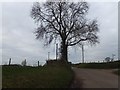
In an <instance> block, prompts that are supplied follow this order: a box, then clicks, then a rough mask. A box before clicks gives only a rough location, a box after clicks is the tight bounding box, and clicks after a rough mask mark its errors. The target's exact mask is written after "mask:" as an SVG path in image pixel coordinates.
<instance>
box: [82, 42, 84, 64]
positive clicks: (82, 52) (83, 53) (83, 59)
mask: <svg viewBox="0 0 120 90" xmlns="http://www.w3.org/2000/svg"><path fill="white" fill-rule="evenodd" d="M82 63H84V46H83V44H82Z"/></svg>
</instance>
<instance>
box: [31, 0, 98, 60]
mask: <svg viewBox="0 0 120 90" xmlns="http://www.w3.org/2000/svg"><path fill="white" fill-rule="evenodd" d="M88 9H89V6H88V3H87V2H77V3H75V2H61V1H60V0H59V1H58V2H45V3H42V4H40V3H39V2H36V3H34V4H33V7H32V10H31V17H32V18H33V19H34V20H35V22H36V23H37V25H38V27H37V29H36V31H35V34H36V39H45V45H49V44H50V43H51V42H52V41H53V40H57V39H60V42H61V45H60V46H61V60H65V61H68V47H69V46H74V45H77V44H80V43H81V42H83V41H86V42H88V44H91V45H94V44H96V43H98V42H99V40H98V35H97V32H98V31H99V28H98V24H97V21H96V20H93V21H89V20H87V18H86V14H87V13H88Z"/></svg>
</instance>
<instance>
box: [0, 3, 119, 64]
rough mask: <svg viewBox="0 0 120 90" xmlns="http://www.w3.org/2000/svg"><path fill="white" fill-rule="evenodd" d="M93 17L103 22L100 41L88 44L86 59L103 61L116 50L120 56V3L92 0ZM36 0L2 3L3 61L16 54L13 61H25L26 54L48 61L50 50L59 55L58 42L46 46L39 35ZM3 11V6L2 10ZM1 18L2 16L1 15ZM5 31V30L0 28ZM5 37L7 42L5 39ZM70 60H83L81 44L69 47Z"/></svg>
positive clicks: (32, 59)
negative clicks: (36, 32) (33, 11)
mask: <svg viewBox="0 0 120 90" xmlns="http://www.w3.org/2000/svg"><path fill="white" fill-rule="evenodd" d="M89 5H90V9H89V13H88V18H89V19H91V20H92V19H97V20H98V23H99V28H100V32H99V33H98V35H99V37H100V44H98V45H96V46H95V47H91V46H87V45H86V46H85V61H86V62H90V61H98V60H99V61H103V60H104V58H105V57H107V56H110V57H111V56H112V54H115V55H116V56H115V58H118V55H117V54H118V12H117V11H118V7H117V2H96V3H95V2H89ZM31 8H32V3H28V2H26V3H25V2H23V3H15V2H6V3H2V40H0V43H2V47H0V49H1V48H2V52H0V53H2V61H3V64H5V63H7V62H8V59H9V58H10V57H11V58H12V63H21V62H22V60H24V59H25V58H26V59H27V62H28V64H30V65H32V64H36V63H37V61H38V60H39V61H40V62H41V64H43V63H45V60H46V59H47V53H48V52H50V58H55V44H54V42H53V44H52V45H50V46H48V47H44V46H43V41H39V40H36V39H35V35H34V34H33V32H34V30H35V28H36V25H35V23H34V21H33V20H32V18H31V17H30V10H31ZM0 11H1V10H0ZM0 19H1V18H0ZM0 33H1V32H0ZM2 41H3V42H2ZM69 54H70V55H69V61H71V62H73V63H77V62H81V48H78V47H76V48H69Z"/></svg>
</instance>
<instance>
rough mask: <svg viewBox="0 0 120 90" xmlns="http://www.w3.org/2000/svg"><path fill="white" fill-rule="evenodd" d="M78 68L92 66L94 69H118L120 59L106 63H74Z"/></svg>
mask: <svg viewBox="0 0 120 90" xmlns="http://www.w3.org/2000/svg"><path fill="white" fill-rule="evenodd" d="M73 66H75V67H78V68H92V69H116V68H120V61H114V62H108V63H106V62H104V63H80V64H75V65H73Z"/></svg>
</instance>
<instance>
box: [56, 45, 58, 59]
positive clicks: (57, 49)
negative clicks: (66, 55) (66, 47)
mask: <svg viewBox="0 0 120 90" xmlns="http://www.w3.org/2000/svg"><path fill="white" fill-rule="evenodd" d="M57 56H58V43H56V60H57Z"/></svg>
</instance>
